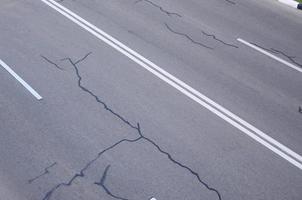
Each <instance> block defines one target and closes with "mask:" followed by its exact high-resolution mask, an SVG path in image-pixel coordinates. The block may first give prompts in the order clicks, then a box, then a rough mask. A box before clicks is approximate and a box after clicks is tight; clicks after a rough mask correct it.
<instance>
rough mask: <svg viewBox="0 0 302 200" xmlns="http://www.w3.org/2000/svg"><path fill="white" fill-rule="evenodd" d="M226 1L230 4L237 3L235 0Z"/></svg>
mask: <svg viewBox="0 0 302 200" xmlns="http://www.w3.org/2000/svg"><path fill="white" fill-rule="evenodd" d="M225 1H226V2H228V3H230V4H233V5H235V4H236V2H235V1H231V0H225Z"/></svg>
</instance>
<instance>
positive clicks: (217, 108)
mask: <svg viewBox="0 0 302 200" xmlns="http://www.w3.org/2000/svg"><path fill="white" fill-rule="evenodd" d="M42 2H44V3H45V4H47V5H48V6H49V7H51V8H53V9H54V10H56V11H58V12H59V13H60V14H62V15H63V16H65V17H67V18H68V19H69V20H71V21H72V22H74V23H76V24H77V25H79V26H80V27H82V28H84V29H85V30H86V31H87V32H89V33H91V34H92V35H94V36H95V37H96V38H98V39H99V40H101V41H103V42H105V43H106V44H108V45H110V46H111V47H112V48H114V49H116V50H117V51H119V52H120V53H121V54H123V55H125V56H127V57H128V58H129V59H131V60H132V61H134V62H135V63H137V64H138V65H140V66H141V67H143V68H145V69H146V70H148V71H149V72H151V73H152V74H154V75H155V76H157V77H158V78H160V79H161V80H163V81H165V82H166V83H168V84H169V85H170V86H172V87H174V88H175V89H177V90H178V91H180V92H181V93H183V94H184V95H186V96H187V97H189V98H191V99H192V100H194V101H195V102H196V103H198V104H200V105H201V106H203V107H205V108H206V109H208V110H209V111H211V112H212V113H213V114H215V115H217V116H218V117H220V118H221V119H223V120H225V121H226V122H228V123H229V124H230V125H233V126H234V127H236V128H237V129H239V130H241V131H242V132H243V133H245V134H247V135H248V136H250V137H251V138H253V139H254V140H256V141H257V142H259V143H260V144H262V145H264V146H265V147H267V148H268V149H270V150H271V151H273V152H275V153H276V154H278V155H279V156H281V157H282V158H284V159H285V160H287V161H288V162H290V163H291V164H293V165H295V166H296V167H298V168H299V169H302V164H301V163H300V162H301V161H302V157H301V156H300V155H299V154H297V153H296V152H294V151H292V150H291V149H289V148H288V147H286V146H284V145H283V144H281V143H280V142H278V141H276V140H274V139H273V138H271V137H270V136H268V135H267V134H265V133H264V132H262V131H261V130H259V129H257V128H256V127H254V126H253V125H251V124H249V123H248V122H246V121H244V120H243V119H241V118H240V117H238V116H237V115H235V114H234V113H232V112H230V111H229V110H227V109H226V108H224V107H222V106H221V105H219V104H217V103H216V102H214V101H213V100H212V99H209V98H208V97H207V96H205V95H204V94H201V93H200V92H199V91H197V90H196V89H194V88H192V87H191V86H189V85H187V84H186V83H184V82H183V81H181V80H179V79H178V78H176V77H175V76H173V75H172V74H170V73H168V72H167V71H165V70H163V69H162V68H161V67H159V66H158V65H156V64H154V63H153V62H152V61H150V60H148V59H147V58H145V57H143V56H142V55H141V54H139V53H137V52H135V51H133V50H132V49H131V48H129V47H127V46H126V45H124V44H123V43H121V42H120V41H118V40H117V39H115V38H113V37H112V36H110V35H108V34H107V33H106V32H104V31H103V30H101V29H99V28H98V27H96V26H94V25H93V24H91V23H90V22H88V21H86V20H85V19H83V18H81V17H80V16H79V15H77V14H75V13H74V12H72V11H71V10H69V9H67V8H66V7H64V6H61V5H60V4H58V3H56V2H55V1H52V0H43V1H42ZM152 5H153V4H152ZM168 14H169V13H168ZM239 41H242V40H239ZM244 43H245V44H247V43H246V42H245V41H244ZM249 45H251V44H249ZM205 47H206V46H205ZM254 48H255V47H254ZM258 49H259V48H258ZM90 53H91V52H90ZM90 53H88V54H86V56H85V57H84V58H83V60H84V59H86V57H88V56H89V55H90ZM271 56H272V55H271ZM43 58H44V59H46V61H48V62H50V63H51V64H54V63H53V62H52V61H50V60H49V59H47V58H46V57H44V56H43ZM275 58H276V57H275ZM67 60H69V61H70V63H71V64H72V65H74V67H75V68H76V64H77V62H75V63H73V62H72V61H71V59H67ZM279 61H280V59H279ZM78 62H79V61H78ZM284 62H285V61H284ZM54 65H55V66H57V65H56V64H54ZM57 68H60V67H58V66H57ZM60 69H61V68H60ZM76 72H77V75H78V76H79V74H78V69H77V68H76ZM276 147H277V148H276ZM280 150H281V151H280Z"/></svg>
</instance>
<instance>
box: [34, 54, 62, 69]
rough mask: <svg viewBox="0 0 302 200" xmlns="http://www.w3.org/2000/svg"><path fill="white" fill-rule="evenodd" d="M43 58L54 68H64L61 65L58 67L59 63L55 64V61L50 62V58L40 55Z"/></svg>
mask: <svg viewBox="0 0 302 200" xmlns="http://www.w3.org/2000/svg"><path fill="white" fill-rule="evenodd" d="M40 56H41V57H42V58H43V59H44V60H46V62H49V63H50V64H52V65H54V66H55V67H56V68H58V69H60V70H64V69H63V68H62V67H60V66H59V65H57V64H56V63H54V62H52V61H51V60H50V59H48V58H47V57H46V56H43V55H40Z"/></svg>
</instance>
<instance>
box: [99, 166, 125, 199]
mask: <svg viewBox="0 0 302 200" xmlns="http://www.w3.org/2000/svg"><path fill="white" fill-rule="evenodd" d="M109 168H110V165H108V166H107V167H106V169H105V171H104V173H103V175H102V177H101V180H100V182H95V183H94V184H96V185H98V186H101V187H102V188H103V189H104V190H105V192H106V193H107V194H108V195H109V196H111V197H113V198H115V199H119V200H128V199H126V198H123V197H119V196H117V195H115V194H112V192H111V191H110V190H109V189H108V188H107V187H106V185H105V180H106V178H107V173H108V170H109Z"/></svg>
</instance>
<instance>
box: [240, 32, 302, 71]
mask: <svg viewBox="0 0 302 200" xmlns="http://www.w3.org/2000/svg"><path fill="white" fill-rule="evenodd" d="M237 40H238V41H239V42H241V43H242V44H245V45H246V46H249V47H251V48H253V49H255V50H257V51H259V52H260V53H263V54H265V55H267V56H269V57H271V58H272V59H274V60H277V61H278V62H280V63H282V64H284V65H287V66H288V67H290V68H292V69H295V70H297V71H299V72H302V68H300V67H297V66H296V65H293V64H291V63H289V62H287V61H286V60H283V59H281V58H279V57H277V56H275V55H273V54H271V53H269V52H267V51H265V50H263V49H261V48H260V47H257V46H256V45H253V44H251V43H249V42H247V41H245V40H243V39H241V38H238V39H237Z"/></svg>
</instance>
